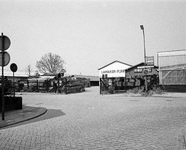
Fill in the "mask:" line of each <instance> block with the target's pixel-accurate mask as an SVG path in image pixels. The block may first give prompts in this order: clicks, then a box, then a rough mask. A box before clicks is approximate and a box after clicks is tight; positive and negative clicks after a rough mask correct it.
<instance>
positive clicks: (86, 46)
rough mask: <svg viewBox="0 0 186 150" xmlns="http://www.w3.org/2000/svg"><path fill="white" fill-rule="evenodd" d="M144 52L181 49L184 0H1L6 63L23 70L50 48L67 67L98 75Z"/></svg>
mask: <svg viewBox="0 0 186 150" xmlns="http://www.w3.org/2000/svg"><path fill="white" fill-rule="evenodd" d="M140 25H144V31H145V44H146V54H147V56H154V58H155V65H156V64H157V61H156V60H157V53H158V52H161V51H170V50H180V49H186V0H11V1H7V0H0V32H1V33H3V34H4V35H6V36H8V37H9V38H10V40H11V45H10V48H9V49H8V50H6V51H7V52H8V53H9V54H10V57H11V59H10V63H9V65H7V66H6V67H5V70H10V69H9V68H10V67H9V66H10V64H11V63H16V64H17V66H18V70H20V71H23V70H24V69H25V68H26V67H27V66H28V65H31V67H32V69H33V70H34V71H35V70H37V68H36V67H35V66H36V62H37V61H39V60H40V59H41V57H42V56H44V55H45V54H47V53H49V52H51V53H53V54H58V55H59V56H61V57H62V59H63V60H64V61H65V64H64V67H65V69H66V71H67V72H66V73H67V74H70V75H73V74H76V75H79V74H82V75H98V69H99V68H101V67H103V66H105V65H107V64H109V63H111V62H113V61H115V60H118V61H121V62H124V63H127V64H130V65H136V64H139V63H141V62H143V61H144V45H143V32H142V30H141V29H140Z"/></svg>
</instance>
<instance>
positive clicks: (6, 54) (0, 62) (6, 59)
mask: <svg viewBox="0 0 186 150" xmlns="http://www.w3.org/2000/svg"><path fill="white" fill-rule="evenodd" d="M3 53H4V66H7V65H8V64H9V62H10V55H9V53H7V52H0V66H2V65H3V64H2V55H3Z"/></svg>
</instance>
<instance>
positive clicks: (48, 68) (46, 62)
mask: <svg viewBox="0 0 186 150" xmlns="http://www.w3.org/2000/svg"><path fill="white" fill-rule="evenodd" d="M64 63H65V62H64V60H63V59H62V58H61V57H60V56H59V55H57V54H52V53H48V54H45V55H44V56H43V57H42V58H41V60H40V61H37V62H36V67H37V69H38V71H39V72H40V73H53V74H57V73H60V72H61V71H62V70H63V65H64Z"/></svg>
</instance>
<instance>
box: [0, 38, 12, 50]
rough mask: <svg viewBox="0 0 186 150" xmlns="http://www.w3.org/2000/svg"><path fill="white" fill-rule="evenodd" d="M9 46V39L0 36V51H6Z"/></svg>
mask: <svg viewBox="0 0 186 150" xmlns="http://www.w3.org/2000/svg"><path fill="white" fill-rule="evenodd" d="M10 44H11V42H10V39H9V38H8V37H7V36H5V35H2V36H0V50H7V49H8V48H9V47H10Z"/></svg>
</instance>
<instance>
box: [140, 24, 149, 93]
mask: <svg viewBox="0 0 186 150" xmlns="http://www.w3.org/2000/svg"><path fill="white" fill-rule="evenodd" d="M140 28H141V30H142V31H143V44H144V63H145V64H144V66H145V67H144V70H145V69H146V65H147V63H146V47H145V30H144V26H143V25H140ZM147 88H148V87H147V77H146V75H145V92H147Z"/></svg>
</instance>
